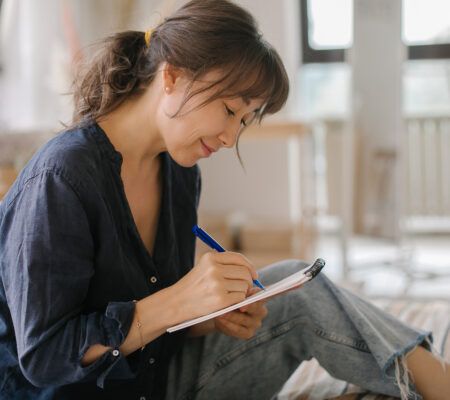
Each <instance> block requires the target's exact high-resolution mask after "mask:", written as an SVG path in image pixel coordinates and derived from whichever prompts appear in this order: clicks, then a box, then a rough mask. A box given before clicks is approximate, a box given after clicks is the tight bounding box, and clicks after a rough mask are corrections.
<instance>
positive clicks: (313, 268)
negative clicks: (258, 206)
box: [167, 258, 325, 333]
mask: <svg viewBox="0 0 450 400" xmlns="http://www.w3.org/2000/svg"><path fill="white" fill-rule="evenodd" d="M324 266H325V261H324V260H322V259H321V258H318V259H317V260H316V261H315V262H314V263H313V264H311V265H308V266H307V267H306V268H304V269H302V270H300V271H298V272H294V273H293V274H292V275H289V276H288V277H286V278H284V279H282V280H280V281H278V282H276V283H274V284H272V285H268V286H266V290H262V291H260V292H257V293H255V294H253V295H252V296H249V297H247V298H246V299H245V300H243V301H241V302H239V303H236V304H233V305H231V306H228V307H226V308H223V309H221V310H218V311H215V312H213V313H210V314H207V315H204V316H202V317H198V318H194V319H190V320H188V321H185V322H183V323H181V324H178V325H174V326H171V327H170V328H168V329H167V332H169V333H172V332H176V331H178V330H180V329H184V328H187V327H189V326H192V325H195V324H199V323H200V322H203V321H207V320H209V319H212V318H216V317H218V316H220V315H223V314H226V313H227V312H230V311H233V310H236V309H238V308H240V307H243V306H246V305H249V304H252V303H254V302H256V301H259V300H263V299H267V298H270V297H272V296H275V295H277V294H280V293H283V292H285V291H287V290H290V289H294V288H299V287H301V286H303V285H304V284H305V283H306V282H308V281H310V280H311V279H313V278H314V277H315V276H316V275H317V274H318V273H319V272H320V271H321V270H322V268H323V267H324Z"/></svg>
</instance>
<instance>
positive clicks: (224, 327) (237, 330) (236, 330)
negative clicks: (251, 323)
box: [215, 318, 256, 339]
mask: <svg viewBox="0 0 450 400" xmlns="http://www.w3.org/2000/svg"><path fill="white" fill-rule="evenodd" d="M215 322H216V328H217V329H219V330H220V331H221V332H223V333H225V334H226V335H228V336H233V337H237V338H240V339H250V338H251V337H253V336H254V335H255V331H256V328H253V327H247V326H244V325H240V324H236V323H234V322H233V321H231V320H229V319H219V318H217V319H216V321H215Z"/></svg>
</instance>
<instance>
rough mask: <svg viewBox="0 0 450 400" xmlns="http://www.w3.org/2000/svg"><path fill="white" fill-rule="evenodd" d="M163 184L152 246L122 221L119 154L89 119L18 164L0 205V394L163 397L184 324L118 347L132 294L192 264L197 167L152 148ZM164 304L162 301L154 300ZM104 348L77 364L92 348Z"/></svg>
mask: <svg viewBox="0 0 450 400" xmlns="http://www.w3.org/2000/svg"><path fill="white" fill-rule="evenodd" d="M159 157H161V166H162V170H161V171H162V176H163V179H162V181H163V190H162V201H161V209H160V216H159V221H158V227H157V233H156V239H155V245H154V252H153V254H152V255H150V254H149V252H148V251H147V249H146V247H145V246H144V244H143V242H142V239H141V238H140V235H139V233H138V230H137V227H136V225H135V223H134V220H133V216H132V214H131V210H130V207H129V204H128V202H127V199H126V196H125V191H124V186H123V182H122V179H121V175H120V172H121V165H122V156H121V154H120V153H119V152H118V151H116V149H115V148H114V146H113V145H112V143H111V142H110V141H109V139H108V137H107V135H106V134H105V132H103V130H102V129H101V128H100V127H99V125H98V124H97V123H95V122H89V123H87V124H85V125H84V126H80V127H77V128H74V129H71V130H67V131H65V132H62V133H60V134H59V135H57V136H56V137H55V138H54V139H52V140H50V141H49V142H48V143H47V144H45V145H44V146H43V147H42V148H41V149H40V150H39V151H38V152H37V153H36V154H35V155H34V157H33V158H32V159H31V160H30V162H29V163H28V164H27V165H26V166H25V168H24V169H23V170H22V172H21V173H20V175H19V177H18V178H17V180H16V182H15V183H14V184H13V186H12V187H11V189H10V190H9V192H8V193H7V195H6V196H5V198H4V199H3V201H2V203H1V205H0V398H1V399H16V398H20V399H28V398H30V399H58V400H60V399H71V398H73V399H82V398H84V399H91V398H92V399H103V398H104V399H141V400H144V399H146V400H149V399H150V398H152V399H159V398H163V397H164V392H165V384H166V375H167V369H168V363H169V360H170V358H171V356H172V355H173V354H174V353H175V352H176V351H177V350H178V349H179V348H180V346H182V344H183V339H184V337H185V332H184V331H182V332H180V333H174V334H167V333H166V334H164V335H162V336H160V337H158V338H157V339H155V340H153V341H152V342H150V343H149V344H148V345H147V346H146V347H145V349H144V350H143V351H141V350H140V349H139V350H138V351H136V352H134V353H132V354H130V355H128V356H127V357H125V356H123V355H122V354H121V353H120V351H119V346H120V345H121V343H122V342H123V341H124V339H125V337H126V336H127V334H128V331H129V329H130V326H131V322H132V319H133V315H134V303H133V300H134V299H136V300H139V299H141V298H144V297H146V296H149V295H151V294H153V293H155V292H157V291H159V290H161V289H163V288H165V287H168V286H170V285H172V284H174V283H175V282H177V281H178V280H179V279H180V278H181V277H183V275H185V274H186V273H187V272H188V271H189V270H190V269H191V268H192V266H193V263H194V251H195V239H194V235H193V234H192V231H191V229H192V226H193V225H195V224H196V222H197V207H198V202H199V195H200V186H201V183H200V173H199V168H198V167H197V166H194V167H192V168H184V167H181V166H180V165H178V164H176V163H175V161H174V160H173V159H172V158H171V157H170V155H169V154H168V153H167V152H164V153H161V154H160V155H159ZM161 310H162V312H164V311H163V310H164V306H163V305H162V306H161ZM97 343H99V344H103V345H105V346H108V347H111V350H110V351H108V352H106V353H105V354H104V355H103V356H101V357H100V358H99V359H98V360H96V361H95V362H94V363H92V364H90V365H88V366H82V365H81V359H82V357H83V355H84V353H85V352H86V350H87V349H88V348H89V347H90V346H91V345H93V344H97Z"/></svg>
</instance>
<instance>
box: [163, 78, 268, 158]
mask: <svg viewBox="0 0 450 400" xmlns="http://www.w3.org/2000/svg"><path fill="white" fill-rule="evenodd" d="M217 78H220V74H219V73H217V72H209V73H207V74H206V75H205V76H204V78H202V80H201V82H195V83H194V85H193V87H192V89H191V90H192V91H195V90H197V89H199V88H201V87H204V86H205V85H208V83H212V82H214V81H215V80H217ZM163 82H164V87H163V90H162V92H163V96H162V98H161V101H160V103H159V107H158V117H157V124H158V128H159V131H160V134H161V137H162V139H163V141H164V143H165V147H166V149H167V151H168V152H169V154H170V155H171V157H172V158H173V159H174V160H175V161H176V162H177V163H178V164H179V165H182V166H184V167H191V166H193V165H195V164H196V163H197V161H198V160H199V159H200V158H205V157H209V156H211V155H212V154H213V153H214V152H216V151H219V150H220V149H221V148H223V147H227V148H231V147H233V146H234V144H235V143H236V140H237V137H238V135H239V132H240V130H241V129H242V128H243V127H244V123H250V122H251V120H252V119H253V117H254V115H255V111H256V110H257V109H258V108H260V107H261V106H262V104H263V101H262V100H259V99H252V100H250V102H249V103H248V104H247V103H246V102H245V101H244V100H243V99H242V98H240V97H239V98H233V99H229V98H228V99H227V98H219V99H216V100H214V101H212V102H210V103H208V104H206V105H205V106H202V107H200V108H198V109H195V107H196V106H198V105H199V104H201V103H202V102H203V101H205V100H206V99H208V98H209V97H210V96H211V95H212V94H213V93H215V92H216V91H217V90H218V89H220V88H218V87H217V86H216V87H214V88H213V89H210V90H207V91H205V92H203V93H201V94H198V95H196V96H194V97H192V98H191V99H190V100H189V101H188V102H187V103H186V104H185V105H184V106H183V108H182V109H181V112H180V113H179V115H178V116H176V117H174V118H170V116H171V115H173V114H175V113H176V112H177V111H178V109H179V107H180V105H181V104H182V101H183V99H184V96H185V92H186V89H187V87H188V85H189V83H190V81H189V80H188V79H186V78H185V77H184V75H182V74H181V75H180V76H178V77H177V79H175V80H174V81H172V80H170V79H169V81H167V80H166V81H163ZM166 89H167V92H166Z"/></svg>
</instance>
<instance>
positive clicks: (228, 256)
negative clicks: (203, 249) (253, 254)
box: [214, 251, 258, 279]
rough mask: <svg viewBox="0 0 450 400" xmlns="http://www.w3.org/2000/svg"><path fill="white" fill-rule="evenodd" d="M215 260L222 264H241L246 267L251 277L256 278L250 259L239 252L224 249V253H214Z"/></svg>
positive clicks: (256, 274)
mask: <svg viewBox="0 0 450 400" xmlns="http://www.w3.org/2000/svg"><path fill="white" fill-rule="evenodd" d="M214 258H215V260H216V261H217V262H218V263H220V264H223V265H241V266H243V267H246V268H247V269H248V271H249V273H250V275H251V277H252V279H258V273H257V272H256V269H255V267H254V266H253V265H252V264H251V263H250V261H249V260H248V259H247V258H246V257H245V256H243V255H242V254H240V253H234V252H232V251H225V252H224V253H214Z"/></svg>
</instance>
